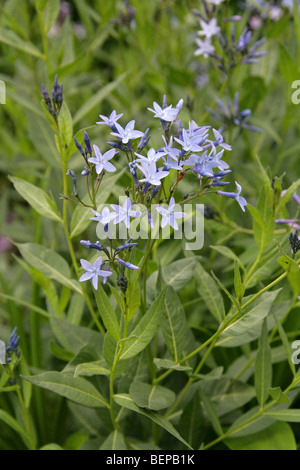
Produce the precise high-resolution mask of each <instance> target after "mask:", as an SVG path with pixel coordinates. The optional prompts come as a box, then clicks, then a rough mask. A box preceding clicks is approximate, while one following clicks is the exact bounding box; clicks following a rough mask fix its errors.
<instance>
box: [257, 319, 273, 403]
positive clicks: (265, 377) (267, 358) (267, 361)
mask: <svg viewBox="0 0 300 470" xmlns="http://www.w3.org/2000/svg"><path fill="white" fill-rule="evenodd" d="M254 382H255V389H256V397H257V401H258V403H259V405H260V406H261V407H263V405H264V404H265V402H266V401H267V399H268V396H269V389H270V388H271V386H272V357H271V347H270V345H269V342H268V329H267V322H266V319H265V320H264V323H263V327H262V333H261V337H260V339H259V342H258V351H257V354H256V361H255V370H254Z"/></svg>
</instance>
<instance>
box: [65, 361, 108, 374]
mask: <svg viewBox="0 0 300 470" xmlns="http://www.w3.org/2000/svg"><path fill="white" fill-rule="evenodd" d="M80 375H84V376H86V377H93V376H94V375H110V370H109V369H107V368H106V367H103V361H101V360H100V361H95V362H86V363H84V364H79V366H77V367H76V369H75V372H74V377H78V376H80Z"/></svg>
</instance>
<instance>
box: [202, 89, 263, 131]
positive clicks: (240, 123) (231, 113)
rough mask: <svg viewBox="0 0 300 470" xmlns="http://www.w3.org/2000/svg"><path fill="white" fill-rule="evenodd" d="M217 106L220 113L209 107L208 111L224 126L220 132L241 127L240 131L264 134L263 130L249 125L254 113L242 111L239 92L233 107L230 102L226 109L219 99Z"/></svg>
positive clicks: (247, 110) (246, 110)
mask: <svg viewBox="0 0 300 470" xmlns="http://www.w3.org/2000/svg"><path fill="white" fill-rule="evenodd" d="M217 104H218V107H219V112H215V111H213V110H212V109H210V108H208V107H207V108H206V109H207V111H208V112H209V113H210V114H211V115H212V116H213V117H214V118H215V119H216V120H217V121H219V122H220V123H221V124H222V127H220V129H218V131H219V132H223V131H224V130H225V129H228V128H230V127H239V128H240V129H246V130H249V131H254V132H262V129H260V128H259V127H255V126H251V125H250V124H248V122H249V120H250V118H251V114H252V112H251V110H250V109H244V110H240V106H239V93H238V92H237V93H236V94H235V97H234V102H233V105H232V104H231V103H230V102H229V101H228V102H227V107H226V106H225V105H224V104H223V103H222V101H221V100H220V99H219V98H217Z"/></svg>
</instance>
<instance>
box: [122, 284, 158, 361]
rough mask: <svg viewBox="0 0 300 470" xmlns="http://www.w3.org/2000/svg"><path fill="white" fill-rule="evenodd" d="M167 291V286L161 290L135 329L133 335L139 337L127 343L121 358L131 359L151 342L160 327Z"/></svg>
mask: <svg viewBox="0 0 300 470" xmlns="http://www.w3.org/2000/svg"><path fill="white" fill-rule="evenodd" d="M166 292H167V288H165V289H164V290H163V291H162V292H161V294H160V295H159V296H158V298H157V299H156V300H155V301H154V303H153V304H152V305H151V307H150V308H149V310H148V311H147V313H146V314H145V315H144V316H143V318H142V319H141V320H140V322H139V323H138V324H137V326H136V327H135V328H134V329H133V331H132V332H131V336H137V337H138V339H136V340H133V341H130V342H127V343H126V344H125V346H124V349H123V351H122V354H121V356H120V359H129V358H130V357H133V356H136V355H137V354H138V353H139V352H141V351H142V350H143V349H144V348H145V347H146V346H147V345H148V344H149V343H150V341H151V340H152V338H153V336H154V334H155V333H156V331H157V329H158V325H159V321H160V317H161V315H162V313H163V310H164V301H165V297H166Z"/></svg>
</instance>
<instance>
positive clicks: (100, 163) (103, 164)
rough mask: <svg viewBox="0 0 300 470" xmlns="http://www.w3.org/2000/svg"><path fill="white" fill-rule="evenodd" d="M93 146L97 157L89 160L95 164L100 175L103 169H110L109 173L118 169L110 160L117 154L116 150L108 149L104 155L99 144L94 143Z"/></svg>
mask: <svg viewBox="0 0 300 470" xmlns="http://www.w3.org/2000/svg"><path fill="white" fill-rule="evenodd" d="M93 147H94V151H95V155H96V157H92V158H89V159H88V161H89V162H90V163H94V164H95V166H96V172H97V174H98V175H100V173H101V171H103V170H105V171H108V172H109V173H113V172H114V171H116V168H115V167H114V165H112V164H111V163H110V162H109V160H111V159H112V158H113V157H114V156H115V155H116V153H117V152H116V150H114V149H111V150H108V151H107V152H105V153H104V154H103V155H102V153H101V152H100V149H99V147H98V146H97V145H94V146H93Z"/></svg>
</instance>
